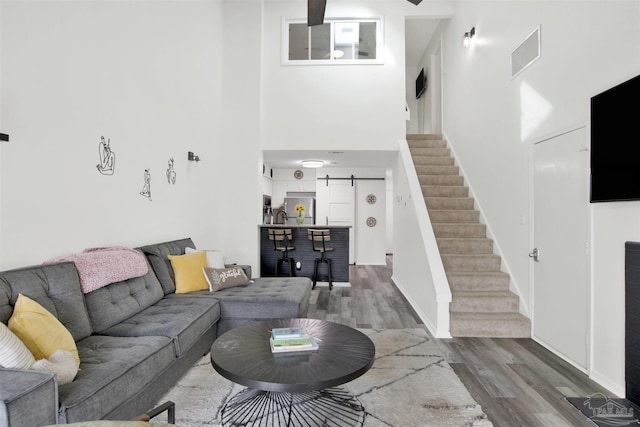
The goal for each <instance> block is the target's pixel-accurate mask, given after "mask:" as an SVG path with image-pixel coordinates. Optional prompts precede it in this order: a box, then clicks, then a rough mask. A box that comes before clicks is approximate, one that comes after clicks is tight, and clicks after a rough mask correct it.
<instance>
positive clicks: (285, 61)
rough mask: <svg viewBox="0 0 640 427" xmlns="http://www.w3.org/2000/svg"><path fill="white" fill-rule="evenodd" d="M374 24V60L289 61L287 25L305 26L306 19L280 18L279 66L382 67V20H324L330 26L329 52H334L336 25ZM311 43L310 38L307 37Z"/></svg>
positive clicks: (380, 18)
mask: <svg viewBox="0 0 640 427" xmlns="http://www.w3.org/2000/svg"><path fill="white" fill-rule="evenodd" d="M351 22H353V23H358V24H359V23H369V22H371V23H375V24H376V59H336V58H333V57H332V58H329V59H289V34H290V33H289V25H290V24H305V25H306V23H307V20H306V18H282V40H281V64H282V65H382V64H384V19H383V18H382V17H379V18H325V20H324V23H325V24H330V25H331V27H330V45H329V46H330V50H332V49H331V47H333V48H334V49H333V50H335V46H334V45H335V40H334V39H335V36H334V33H335V24H336V23H351ZM309 43H311V37H309Z"/></svg>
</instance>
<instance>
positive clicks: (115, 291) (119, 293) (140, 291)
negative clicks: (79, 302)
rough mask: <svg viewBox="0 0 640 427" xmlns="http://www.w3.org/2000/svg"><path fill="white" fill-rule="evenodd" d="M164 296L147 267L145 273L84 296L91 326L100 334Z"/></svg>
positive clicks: (154, 276) (152, 273)
mask: <svg viewBox="0 0 640 427" xmlns="http://www.w3.org/2000/svg"><path fill="white" fill-rule="evenodd" d="M163 297H164V292H163V290H162V286H160V282H159V281H158V279H157V278H156V275H155V273H154V272H153V270H152V269H151V268H149V271H148V272H147V274H145V275H144V276H141V277H134V278H133V279H128V280H123V281H121V282H114V283H111V284H110V285H107V286H105V287H103V288H100V289H96V290H95V291H92V292H89V293H88V294H86V295H85V300H86V303H87V310H88V312H89V318H90V319H91V326H92V328H93V330H94V331H95V332H96V333H100V332H102V331H104V330H105V329H108V328H110V327H112V326H114V325H117V324H118V323H120V322H122V321H123V320H126V319H128V318H130V317H131V316H133V315H135V314H137V313H139V312H141V311H142V310H144V309H145V308H147V307H150V306H152V305H153V304H155V303H156V302H158V301H160V300H161V299H162V298H163Z"/></svg>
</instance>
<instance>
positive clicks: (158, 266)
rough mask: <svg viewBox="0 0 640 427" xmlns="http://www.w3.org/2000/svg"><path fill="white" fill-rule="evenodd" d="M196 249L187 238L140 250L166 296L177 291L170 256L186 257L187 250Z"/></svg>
mask: <svg viewBox="0 0 640 427" xmlns="http://www.w3.org/2000/svg"><path fill="white" fill-rule="evenodd" d="M195 247H196V246H195V245H194V244H193V241H192V240H191V238H186V239H181V240H173V241H170V242H164V243H156V244H155V245H147V246H142V247H140V248H138V249H140V250H141V251H142V253H144V254H145V255H146V256H147V259H148V260H149V264H151V268H152V269H153V271H154V272H155V274H156V277H157V278H158V280H159V281H160V284H161V285H162V289H163V290H164V294H165V295H166V294H170V293H173V292H175V291H176V278H175V274H174V272H173V268H172V267H171V261H169V255H184V254H185V249H186V248H194V249H195Z"/></svg>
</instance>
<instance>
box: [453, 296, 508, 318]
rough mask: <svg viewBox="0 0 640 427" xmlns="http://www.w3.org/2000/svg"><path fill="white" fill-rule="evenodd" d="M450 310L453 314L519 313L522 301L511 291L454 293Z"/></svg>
mask: <svg viewBox="0 0 640 427" xmlns="http://www.w3.org/2000/svg"><path fill="white" fill-rule="evenodd" d="M451 296H452V299H451V305H450V308H449V310H450V311H451V313H453V312H463V313H467V312H473V313H507V312H517V311H518V305H519V303H520V299H519V298H518V296H517V295H515V294H514V293H512V292H509V291H454V292H452V295H451Z"/></svg>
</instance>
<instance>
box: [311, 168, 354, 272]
mask: <svg viewBox="0 0 640 427" xmlns="http://www.w3.org/2000/svg"><path fill="white" fill-rule="evenodd" d="M327 183H328V185H327ZM354 198H355V187H354V186H352V185H351V180H350V179H345V180H335V179H334V180H332V179H330V180H328V181H322V180H320V181H318V183H317V188H316V215H317V216H316V224H317V225H323V224H324V225H350V226H351V228H350V229H349V264H353V263H354V259H355V256H354V254H355V244H354V242H355V241H354V229H353V224H354V217H355V208H354Z"/></svg>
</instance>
